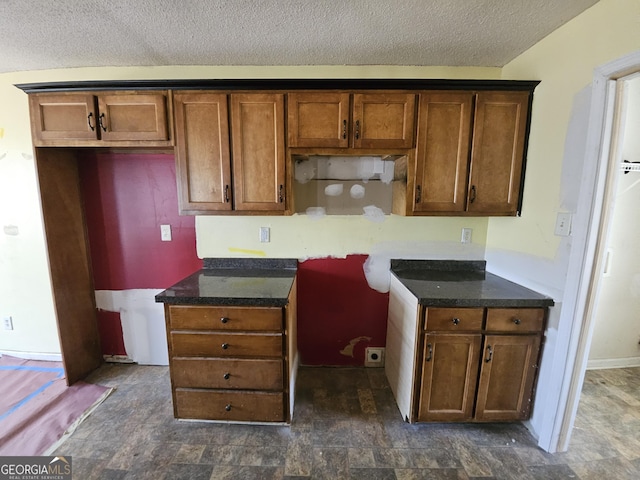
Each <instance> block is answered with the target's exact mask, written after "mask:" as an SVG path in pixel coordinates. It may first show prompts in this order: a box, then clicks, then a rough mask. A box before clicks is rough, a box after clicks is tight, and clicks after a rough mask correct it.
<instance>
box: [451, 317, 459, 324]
mask: <svg viewBox="0 0 640 480" xmlns="http://www.w3.org/2000/svg"><path fill="white" fill-rule="evenodd" d="M452 322H453V324H454V325H458V324H459V323H460V319H459V318H454V319H453V320H452Z"/></svg>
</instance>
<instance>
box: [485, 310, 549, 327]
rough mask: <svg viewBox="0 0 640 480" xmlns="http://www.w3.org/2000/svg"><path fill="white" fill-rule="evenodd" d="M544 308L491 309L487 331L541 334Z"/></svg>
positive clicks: (488, 315) (488, 312)
mask: <svg viewBox="0 0 640 480" xmlns="http://www.w3.org/2000/svg"><path fill="white" fill-rule="evenodd" d="M544 314H545V309H544V308H489V309H487V327H486V330H487V331H491V332H513V333H517V332H540V331H542V327H543V324H544Z"/></svg>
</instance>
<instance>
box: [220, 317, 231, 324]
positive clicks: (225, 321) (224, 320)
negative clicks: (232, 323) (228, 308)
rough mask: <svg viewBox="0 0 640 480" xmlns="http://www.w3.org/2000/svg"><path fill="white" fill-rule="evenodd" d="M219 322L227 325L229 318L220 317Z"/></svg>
mask: <svg viewBox="0 0 640 480" xmlns="http://www.w3.org/2000/svg"><path fill="white" fill-rule="evenodd" d="M220 321H221V322H222V323H227V322H228V321H229V318H228V317H222V318H221V319H220Z"/></svg>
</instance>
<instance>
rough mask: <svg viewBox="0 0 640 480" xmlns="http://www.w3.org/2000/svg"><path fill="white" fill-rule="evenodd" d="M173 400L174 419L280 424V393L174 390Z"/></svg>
mask: <svg viewBox="0 0 640 480" xmlns="http://www.w3.org/2000/svg"><path fill="white" fill-rule="evenodd" d="M175 400H176V414H177V416H178V418H196V419H202V420H233V421H245V422H283V421H284V395H283V394H282V393H270V392H238V391H233V390H229V391H224V390H223V391H220V390H191V389H184V388H177V389H176V391H175Z"/></svg>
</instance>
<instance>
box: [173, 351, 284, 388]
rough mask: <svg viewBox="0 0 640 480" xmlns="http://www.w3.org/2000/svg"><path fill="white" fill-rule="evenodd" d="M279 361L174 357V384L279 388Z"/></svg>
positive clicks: (201, 386) (210, 386) (190, 386)
mask: <svg viewBox="0 0 640 480" xmlns="http://www.w3.org/2000/svg"><path fill="white" fill-rule="evenodd" d="M282 372H283V370H282V360H253V359H234V360H226V359H209V358H174V359H173V360H172V362H171V375H172V377H173V384H174V386H175V387H189V388H223V389H244V390H276V391H278V390H279V391H282V389H283V388H284V384H283V377H282V375H283V373H282Z"/></svg>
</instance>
